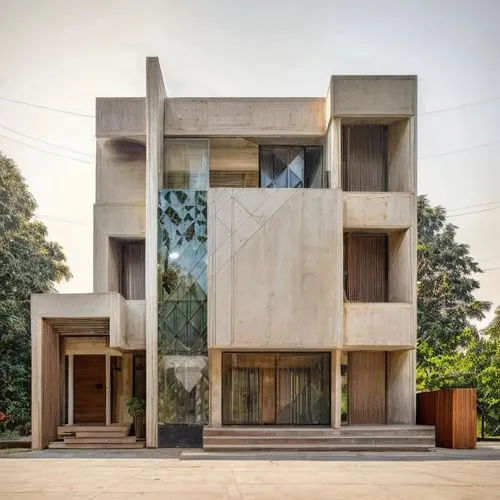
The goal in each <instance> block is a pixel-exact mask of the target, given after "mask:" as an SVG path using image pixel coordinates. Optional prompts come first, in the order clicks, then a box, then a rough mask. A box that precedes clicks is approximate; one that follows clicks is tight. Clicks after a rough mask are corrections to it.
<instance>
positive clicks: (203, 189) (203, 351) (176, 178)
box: [158, 140, 208, 424]
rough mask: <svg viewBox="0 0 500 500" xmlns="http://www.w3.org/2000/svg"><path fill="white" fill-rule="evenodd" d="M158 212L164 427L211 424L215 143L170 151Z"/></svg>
mask: <svg viewBox="0 0 500 500" xmlns="http://www.w3.org/2000/svg"><path fill="white" fill-rule="evenodd" d="M165 150H166V157H165V171H164V172H163V176H162V179H163V182H164V188H163V189H161V190H160V193H159V212H158V217H159V219H158V244H159V248H158V294H159V296H158V302H159V303H158V363H159V366H158V378H159V380H158V391H159V402H158V412H159V418H158V421H159V423H160V424H162V423H164V424H168V423H181V424H203V423H206V422H208V366H207V363H208V349H207V288H208V278H207V188H208V141H206V140H171V141H166V144H165Z"/></svg>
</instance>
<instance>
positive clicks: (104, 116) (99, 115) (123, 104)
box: [95, 97, 146, 138]
mask: <svg viewBox="0 0 500 500" xmlns="http://www.w3.org/2000/svg"><path fill="white" fill-rule="evenodd" d="M95 134H96V137H98V138H100V137H144V136H145V135H146V100H145V99H144V97H100V98H99V97H98V98H97V99H96V128H95Z"/></svg>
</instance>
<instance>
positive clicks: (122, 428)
mask: <svg viewBox="0 0 500 500" xmlns="http://www.w3.org/2000/svg"><path fill="white" fill-rule="evenodd" d="M128 428H129V426H128V425H123V424H112V425H84V424H82V425H78V424H76V425H60V426H59V427H58V428H57V432H58V433H59V434H62V433H74V432H86V431H87V432H126V431H128Z"/></svg>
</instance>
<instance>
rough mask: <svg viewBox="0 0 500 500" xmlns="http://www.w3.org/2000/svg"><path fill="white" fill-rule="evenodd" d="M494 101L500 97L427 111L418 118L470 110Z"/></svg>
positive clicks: (499, 99)
mask: <svg viewBox="0 0 500 500" xmlns="http://www.w3.org/2000/svg"><path fill="white" fill-rule="evenodd" d="M494 101H500V96H498V97H491V98H489V99H483V100H482V101H476V102H469V103H465V104H459V105H458V106H450V107H448V108H441V109H435V110H433V111H426V112H425V113H419V114H418V116H427V115H433V114H436V113H444V112H445V111H453V110H456V109H462V108H470V107H472V106H479V105H480V104H487V103H489V102H494Z"/></svg>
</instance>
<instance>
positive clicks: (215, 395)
mask: <svg viewBox="0 0 500 500" xmlns="http://www.w3.org/2000/svg"><path fill="white" fill-rule="evenodd" d="M208 370H209V376H208V379H209V383H210V425H211V426H212V427H220V426H221V425H222V352H221V351H220V350H218V349H210V350H209V351H208Z"/></svg>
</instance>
